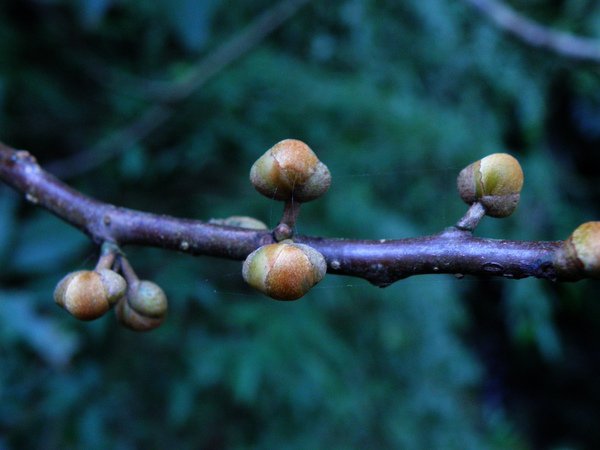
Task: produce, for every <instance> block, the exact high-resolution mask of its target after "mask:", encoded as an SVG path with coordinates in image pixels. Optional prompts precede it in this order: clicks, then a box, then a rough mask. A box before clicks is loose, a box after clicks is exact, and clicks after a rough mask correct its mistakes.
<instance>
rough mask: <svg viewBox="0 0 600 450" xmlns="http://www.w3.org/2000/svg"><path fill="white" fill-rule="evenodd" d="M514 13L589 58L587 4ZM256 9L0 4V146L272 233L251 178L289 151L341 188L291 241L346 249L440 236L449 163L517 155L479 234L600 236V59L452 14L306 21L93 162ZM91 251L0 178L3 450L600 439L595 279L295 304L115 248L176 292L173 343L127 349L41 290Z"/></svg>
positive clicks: (103, 188) (591, 13) (110, 330)
mask: <svg viewBox="0 0 600 450" xmlns="http://www.w3.org/2000/svg"><path fill="white" fill-rule="evenodd" d="M512 3H513V5H514V6H515V7H517V8H519V9H522V10H523V11H524V12H526V13H527V14H528V15H530V16H531V17H533V18H535V19H537V20H540V21H543V22H544V23H546V24H548V25H550V26H553V27H556V28H557V29H565V30H570V31H574V32H578V33H582V34H588V35H591V36H594V35H595V37H596V38H598V39H600V35H598V23H600V6H598V5H597V3H596V2H593V1H591V0H582V1H548V2H542V1H536V2H525V1H514V2H512ZM269 7H272V2H267V1H256V2H242V1H235V2H219V1H216V0H211V1H204V2H203V1H200V0H169V1H167V0H160V1H155V2H138V1H133V0H119V1H117V0H80V1H75V0H43V1H42V0H22V1H18V2H9V1H1V2H0V139H1V140H2V141H5V142H7V143H8V144H10V145H13V146H15V147H18V148H26V149H28V150H30V151H31V152H32V153H34V154H35V155H36V156H37V157H38V158H39V160H40V161H41V163H42V164H47V165H48V167H53V168H55V169H56V170H57V172H58V171H60V173H61V176H62V177H63V178H64V179H66V180H67V181H68V182H69V183H70V184H72V185H73V186H75V187H76V188H78V189H80V190H82V191H83V192H85V193H87V194H90V195H93V196H95V197H98V198H99V199H101V200H103V201H107V202H112V203H115V204H119V205H123V206H128V207H132V208H136V209H142V210H147V211H152V212H156V213H165V214H173V215H177V216H182V217H190V218H199V219H209V218H211V217H223V216H229V215H233V214H244V215H252V216H255V217H257V218H259V219H261V220H264V221H266V222H267V223H268V224H270V225H274V224H276V223H277V220H278V215H279V214H280V213H281V205H280V204H275V203H274V202H270V201H268V200H267V199H264V198H262V197H261V196H260V195H258V194H257V193H256V192H254V190H253V189H252V187H251V186H250V185H249V182H248V180H247V173H248V170H249V167H250V166H251V164H252V162H253V161H254V160H255V159H256V158H257V157H258V156H259V155H260V154H262V153H263V152H264V151H265V150H266V149H267V148H268V147H270V146H271V145H272V144H274V143H275V142H277V141H279V140H281V139H283V138H287V137H295V138H299V139H302V140H304V141H306V142H307V143H309V145H311V147H312V148H313V149H315V151H316V152H317V153H318V154H319V156H320V157H321V159H322V160H323V161H324V162H325V163H326V164H327V165H328V166H329V167H330V169H331V171H332V174H333V186H332V188H331V190H330V192H329V193H328V194H327V195H326V196H325V197H324V198H322V199H320V200H318V201H315V202H313V203H311V204H308V205H306V207H305V208H304V209H303V211H302V214H301V218H300V222H299V231H300V232H301V233H303V234H311V235H322V236H337V237H357V238H359V237H360V238H402V237H408V236H416V235H421V234H428V233H433V232H436V231H439V230H440V229H441V228H443V227H445V226H448V225H450V224H452V223H453V222H454V221H455V220H457V219H458V218H459V217H460V216H461V214H462V213H463V211H464V210H465V205H463V204H461V202H460V199H459V198H458V195H457V194H456V193H455V191H454V183H455V177H456V175H457V173H458V171H459V170H460V169H461V168H462V167H463V166H465V165H466V164H468V163H470V162H471V161H473V160H475V159H478V158H480V157H482V156H484V155H485V154H487V153H492V152H495V151H510V152H511V153H513V154H515V155H516V156H517V157H519V159H520V160H521V161H522V164H523V167H524V171H525V174H526V183H525V188H524V191H523V198H522V204H521V206H520V207H519V209H518V210H517V212H516V213H515V215H514V216H513V217H510V218H509V219H506V220H493V219H487V220H485V221H484V222H483V223H482V225H481V227H480V229H478V231H477V233H478V234H480V235H487V236H491V237H503V238H511V239H562V238H564V237H566V236H567V235H568V234H569V233H570V232H571V230H573V229H574V228H575V227H576V226H577V225H578V224H579V223H582V222H584V221H587V220H592V219H594V218H596V219H597V218H598V215H599V214H600V211H599V209H600V208H599V207H598V205H600V183H599V179H600V151H599V150H600V120H599V118H600V89H599V87H600V80H599V72H598V67H588V66H581V65H575V64H574V63H573V62H570V61H566V60H562V59H560V58H559V57H557V56H555V55H549V54H545V53H540V52H538V51H535V50H532V49H530V48H527V47H526V46H524V45H523V44H520V43H518V42H515V41H513V40H511V39H510V38H508V37H507V36H505V35H503V34H501V33H500V32H499V31H498V30H497V29H495V28H494V27H493V26H491V25H490V24H489V23H488V22H487V21H486V20H485V19H483V18H482V17H480V16H479V15H478V14H477V13H476V12H475V11H474V10H472V9H470V8H468V7H466V6H465V5H464V4H463V3H461V2H454V1H449V0H426V1H421V0H408V1H403V2H397V1H384V0H379V1H375V0H335V1H331V2H311V3H309V4H308V5H307V6H305V7H303V8H302V9H301V10H300V11H299V12H298V13H297V14H296V15H295V16H294V17H293V18H292V19H291V20H289V21H288V22H287V23H286V24H285V25H284V26H283V27H281V28H280V29H278V30H277V31H276V32H275V33H273V34H272V35H271V36H269V37H268V38H267V39H266V40H264V41H263V42H262V43H261V44H260V45H259V46H256V47H255V48H253V49H252V50H251V51H248V52H246V53H245V54H244V55H243V56H242V57H240V58H239V59H237V60H236V61H235V62H234V63H233V64H231V65H229V66H227V67H226V68H225V69H223V70H220V71H219V72H218V73H217V74H216V75H215V76H214V77H212V78H211V79H209V80H208V82H207V83H205V84H204V85H202V86H201V87H200V88H199V89H197V90H196V91H195V92H194V93H193V94H192V95H191V96H189V97H188V98H186V99H184V100H183V101H181V102H177V103H174V104H173V105H171V106H170V108H171V112H170V116H169V119H168V120H167V121H166V122H165V123H163V124H161V125H160V126H157V127H154V128H153V130H152V132H151V133H150V134H149V136H147V137H145V138H144V139H141V140H133V141H127V142H122V141H119V140H118V139H117V141H116V143H113V145H108V144H106V145H102V146H99V145H98V143H99V142H108V143H110V142H111V139H112V141H114V136H115V133H117V132H118V131H119V130H123V129H124V127H127V126H128V124H130V123H131V122H132V121H133V120H135V118H136V117H139V115H140V114H143V113H144V111H147V110H148V108H151V107H152V105H154V104H155V103H156V101H157V98H156V92H157V88H160V89H159V90H160V91H163V92H164V91H165V89H166V91H167V92H168V90H169V89H170V88H172V86H173V84H172V83H173V82H174V80H178V79H181V78H182V77H184V76H185V74H186V73H187V71H188V70H190V68H192V67H194V65H195V64H196V63H197V62H198V61H201V60H203V58H205V57H206V55H207V54H209V53H210V52H211V51H213V50H214V49H215V48H217V47H218V46H219V45H220V44H222V43H223V42H224V41H226V40H227V39H229V38H230V37H231V36H234V35H235V34H236V33H238V32H239V31H240V30H241V29H242V28H243V27H244V26H246V25H248V24H249V23H250V22H251V21H252V20H253V18H254V17H256V16H257V15H258V14H259V13H261V12H262V11H264V10H265V9H267V8H269ZM89 149H94V151H95V152H96V154H94V153H93V152H92V153H90V152H89ZM73 155H80V156H84V157H85V158H87V159H86V162H90V161H91V162H92V164H91V167H92V170H89V171H86V172H85V173H79V171H78V170H77V167H76V166H73V165H69V164H68V163H65V161H67V160H66V159H65V158H67V157H69V156H73ZM94 161H101V163H95V162H94ZM96 251H97V249H95V248H94V247H93V246H92V245H91V243H90V242H89V241H88V240H87V238H85V236H83V235H81V234H80V233H79V232H77V231H75V230H74V229H72V228H70V227H69V226H67V225H65V224H64V223H62V222H61V221H59V220H58V219H56V218H54V217H52V216H50V215H49V214H48V213H46V212H45V211H39V210H36V209H35V208H33V207H32V206H31V205H30V204H26V203H25V202H24V201H22V200H21V199H20V198H19V196H18V195H17V194H15V193H13V192H12V191H10V190H9V189H8V188H6V187H3V186H0V264H1V267H2V268H3V270H2V273H1V274H0V282H1V288H0V367H1V369H0V448H43V449H54V448H56V449H64V448H89V449H95V448H98V449H101V448H102V449H105V448H116V449H129V448H131V449H133V448H181V449H186V448H189V449H246V448H257V449H273V448H285V449H321V448H323V449H324V448H336V449H338V448H339V449H365V448H373V449H383V448H386V449H388V448H390V449H392V448H393V449H444V450H445V449H508V448H510V449H529V448H556V449H558V448H570V449H584V448H598V446H600V431H599V429H598V427H597V426H596V424H597V423H598V420H600V408H599V407H598V405H600V390H599V389H598V383H597V380H598V375H599V374H600V359H599V358H598V354H600V331H599V330H600V305H599V304H598V302H597V299H598V296H599V294H600V287H599V286H598V283H594V282H591V281H587V282H580V283H577V284H564V285H553V284H551V283H549V282H541V281H538V280H522V281H511V280H495V279H494V280H486V279H474V278H465V279H464V280H456V279H454V278H453V277H448V276H422V277H416V278H412V279H407V280H404V281H401V282H398V283H397V284H395V285H393V286H391V287H389V288H386V289H385V290H380V289H378V288H375V287H373V286H370V285H368V284H367V283H366V282H364V281H362V280H356V279H349V278H344V277H334V276H329V277H327V278H326V279H325V281H324V282H323V283H322V284H320V285H319V286H317V287H316V288H315V289H314V290H313V291H312V292H311V293H310V294H309V295H308V296H307V297H306V298H304V299H302V300H300V301H298V302H294V303H289V304H288V303H280V302H273V301H270V300H268V299H266V298H264V297H261V296H260V295H257V294H255V293H254V292H253V291H251V290H250V289H249V288H248V287H246V286H245V285H244V284H243V282H242V280H241V275H240V270H241V264H240V263H239V262H232V261H220V260H214V259H210V258H192V257H190V256H187V255H180V254H175V253H169V252H165V251H161V250H156V249H143V248H127V249H126V251H127V252H128V255H129V257H130V258H131V261H132V263H133V264H134V266H135V267H136V269H137V271H138V272H139V273H140V275H141V276H142V277H144V278H148V279H152V280H155V281H156V282H158V283H160V284H161V285H162V286H163V287H164V289H165V291H166V292H167V293H168V294H169V298H170V315H169V318H168V320H167V322H166V323H165V325H164V326H163V327H161V328H160V329H158V330H156V331H153V332H151V333H149V334H143V335H138V334H134V333H132V332H129V331H128V330H124V329H121V328H119V326H118V325H117V324H116V321H115V320H113V318H111V317H106V318H103V319H100V320H98V321H96V322H93V323H83V324H82V323H77V322H76V321H75V320H74V319H72V318H71V317H69V316H68V315H67V314H65V313H64V312H63V311H61V310H59V309H58V308H57V307H56V306H55V305H54V303H53V301H52V290H53V288H54V285H55V283H56V282H57V281H58V280H59V279H60V278H61V277H62V276H63V275H64V274H65V273H66V272H69V271H72V270H76V269H81V268H89V267H92V266H93V265H94V263H95V258H96Z"/></svg>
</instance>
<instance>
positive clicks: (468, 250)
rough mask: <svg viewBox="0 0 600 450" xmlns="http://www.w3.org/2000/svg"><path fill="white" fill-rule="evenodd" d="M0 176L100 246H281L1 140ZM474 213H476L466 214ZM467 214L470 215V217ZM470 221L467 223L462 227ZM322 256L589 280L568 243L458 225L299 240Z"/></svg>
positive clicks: (414, 268) (335, 267) (373, 266)
mask: <svg viewBox="0 0 600 450" xmlns="http://www.w3.org/2000/svg"><path fill="white" fill-rule="evenodd" d="M0 179H2V180H3V181H4V182H5V183H7V184H8V185H10V186H12V187H13V188H14V189H16V190H17V191H19V192H21V193H23V194H24V195H25V198H26V199H27V200H28V201H29V202H31V203H33V204H35V205H38V206H41V207H43V208H45V209H47V210H49V211H51V212H52V213H54V214H55V215H57V216H58V217H59V218H61V219H62V220H64V221H65V222H67V223H70V224H71V225H73V226H74V227H76V228H78V229H80V230H81V231H82V232H84V233H86V234H88V235H89V236H90V237H91V239H92V240H93V241H94V242H96V243H98V244H101V243H103V242H114V243H117V244H119V245H128V244H133V245H143V246H152V247H160V248H164V249H168V250H176V251H180V252H184V253H189V254H192V255H209V256H216V257H221V258H228V259H234V260H243V259H245V258H246V256H247V255H248V254H249V253H251V252H252V251H253V250H255V249H256V248H258V247H260V246H261V245H265V244H269V243H273V242H275V239H274V237H273V234H272V233H271V232H269V231H256V230H249V229H243V228H237V227H229V226H223V225H215V224H209V223H205V222H201V221H197V220H190V219H179V218H175V217H170V216H164V215H157V214H150V213H146V212H140V211H135V210H132V209H127V208H121V207H117V206H114V205H111V204H107V203H103V202H100V201H98V200H95V199H93V198H91V197H88V196H86V195H84V194H82V193H80V192H78V191H76V190H74V189H73V188H71V187H69V186H67V185H66V184H64V183H63V182H61V181H60V180H58V179H57V178H55V177H54V176H53V175H51V174H49V173H48V172H46V171H44V170H43V169H42V168H41V167H40V166H39V165H38V164H37V162H36V160H35V158H34V157H33V156H31V155H30V154H29V153H28V152H26V151H17V150H14V149H12V148H10V147H8V146H6V145H4V144H1V143H0ZM469 214H471V215H472V211H471V212H470V213H468V214H467V216H469ZM467 216H465V217H467ZM462 222H464V218H463V219H461V221H459V224H461V223H462ZM294 240H295V241H296V242H299V243H303V244H307V245H310V246H312V247H314V248H315V249H316V250H318V251H319V252H321V253H322V254H323V256H324V257H325V259H326V261H327V265H328V272H330V273H334V274H340V275H349V276H354V277H360V278H364V279H366V280H368V281H370V282H371V283H373V284H375V285H378V286H382V287H383V286H387V285H389V284H391V283H393V282H395V281H397V280H399V279H402V278H406V277H409V276H411V275H419V274H433V273H447V274H455V275H457V276H459V277H462V276H463V275H467V274H468V275H478V276H502V277H506V278H525V277H530V276H533V277H538V278H545V279H550V280H556V281H565V280H570V281H572V280H575V279H580V278H582V275H581V274H579V273H574V272H569V271H568V270H566V269H565V268H562V267H561V268H560V269H561V270H560V271H557V268H556V267H555V266H554V264H553V258H554V255H555V252H556V250H557V249H558V248H560V246H561V244H562V242H560V241H556V242H542V241H540V242H537V241H533V242H525V241H508V240H497V239H485V238H478V237H474V236H473V235H472V233H471V231H470V230H468V229H461V228H459V227H457V226H455V227H450V228H448V229H446V230H444V231H443V232H441V233H440V234H436V235H432V236H425V237H419V238H412V239H399V240H385V239H382V240H374V241H373V240H350V239H328V238H321V237H309V236H295V237H294Z"/></svg>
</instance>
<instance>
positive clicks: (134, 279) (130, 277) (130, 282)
mask: <svg viewBox="0 0 600 450" xmlns="http://www.w3.org/2000/svg"><path fill="white" fill-rule="evenodd" d="M119 265H120V269H121V274H123V277H124V278H125V281H127V286H129V289H132V287H133V286H135V285H136V284H137V283H139V281H140V279H139V278H138V276H137V274H136V273H135V270H133V267H132V266H131V264H130V263H129V261H128V260H127V258H126V257H125V256H124V255H120V256H119Z"/></svg>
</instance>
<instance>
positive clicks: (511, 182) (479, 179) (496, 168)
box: [457, 153, 523, 217]
mask: <svg viewBox="0 0 600 450" xmlns="http://www.w3.org/2000/svg"><path fill="white" fill-rule="evenodd" d="M457 185H458V192H459V193H460V196H461V198H462V199H463V200H464V201H465V203H468V204H473V203H475V202H480V203H481V204H482V205H483V207H484V208H485V212H486V214H487V215H488V216H491V217H508V216H510V215H511V214H512V213H513V211H514V210H515V209H516V207H517V204H518V203H519V199H520V195H521V188H522V187H523V170H522V169H521V165H520V164H519V162H518V161H517V160H516V159H515V158H513V157H512V156H511V155H509V154H507V153H494V154H493V155H489V156H486V157H485V158H483V159H480V160H479V161H476V162H474V163H473V164H470V165H468V166H467V167H465V168H464V169H463V170H462V171H461V172H460V174H459V175H458V180H457Z"/></svg>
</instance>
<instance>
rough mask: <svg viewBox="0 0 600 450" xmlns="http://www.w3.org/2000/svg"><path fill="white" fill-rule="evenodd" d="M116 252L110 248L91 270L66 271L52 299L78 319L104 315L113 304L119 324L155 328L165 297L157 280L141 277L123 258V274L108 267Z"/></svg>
mask: <svg viewBox="0 0 600 450" xmlns="http://www.w3.org/2000/svg"><path fill="white" fill-rule="evenodd" d="M114 259H115V254H114V253H113V252H112V250H109V251H108V252H107V253H106V254H104V255H103V256H102V257H101V258H100V260H99V261H98V265H97V266H96V268H95V269H94V270H78V271H76V272H71V273H69V274H67V275H66V276H65V277H64V278H63V279H62V280H61V281H59V283H58V284H57V286H56V289H55V290H54V301H55V302H56V303H57V304H58V305H60V306H61V307H63V308H64V309H66V310H67V311H68V312H69V313H70V314H71V315H73V316H74V317H75V318H77V319H79V320H84V321H89V320H94V319H97V318H99V317H101V316H103V315H104V314H105V313H106V312H108V310H110V309H111V308H112V307H114V308H115V314H116V317H117V320H118V321H119V323H121V324H122V325H123V326H125V327H127V328H130V329H132V330H134V331H147V330H151V329H153V328H156V327H158V326H159V325H160V324H161V323H162V322H163V321H164V319H165V317H166V313H167V305H168V304H167V297H166V295H165V293H164V292H163V290H162V289H161V288H160V286H158V285H157V284H156V283H153V282H152V281H148V280H140V279H138V278H137V276H136V274H135V272H134V271H133V269H132V268H131V266H130V265H129V262H128V261H127V260H126V259H125V258H124V257H123V256H120V257H119V263H120V264H119V266H120V270H121V272H122V274H123V275H121V274H119V273H117V272H116V271H115V270H113V269H112V268H111V266H112V265H113V262H114Z"/></svg>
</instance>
